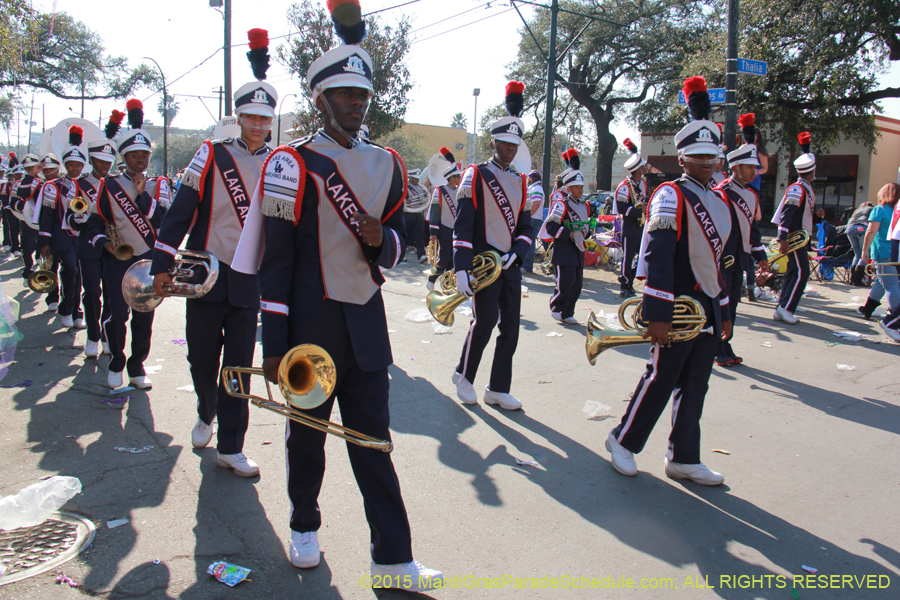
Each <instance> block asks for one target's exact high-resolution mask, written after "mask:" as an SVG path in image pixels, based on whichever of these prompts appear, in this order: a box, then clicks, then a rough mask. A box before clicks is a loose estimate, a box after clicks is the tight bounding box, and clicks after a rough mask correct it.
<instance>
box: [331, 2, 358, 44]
mask: <svg viewBox="0 0 900 600" xmlns="http://www.w3.org/2000/svg"><path fill="white" fill-rule="evenodd" d="M327 6H328V12H329V13H330V14H331V22H332V23H334V32H335V33H336V34H337V36H338V37H339V38H341V40H343V42H344V43H345V44H359V43H360V42H362V41H363V40H364V39H366V22H365V21H363V19H362V9H361V8H360V6H359V0H328V2H327Z"/></svg>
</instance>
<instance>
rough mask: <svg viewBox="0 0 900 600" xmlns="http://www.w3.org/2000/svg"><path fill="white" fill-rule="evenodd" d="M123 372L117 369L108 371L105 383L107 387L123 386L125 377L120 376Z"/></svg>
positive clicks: (112, 388) (116, 387)
mask: <svg viewBox="0 0 900 600" xmlns="http://www.w3.org/2000/svg"><path fill="white" fill-rule="evenodd" d="M123 373H124V371H119V372H118V373H117V372H115V371H110V372H109V375H107V376H106V383H107V384H108V385H109V389H111V390H117V389H119V388H122V387H125V379H124V377H123V376H122V375H123Z"/></svg>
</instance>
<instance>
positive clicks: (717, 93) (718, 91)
mask: <svg viewBox="0 0 900 600" xmlns="http://www.w3.org/2000/svg"><path fill="white" fill-rule="evenodd" d="M707 91H708V92H709V102H710V104H725V88H713V89H711V90H707ZM678 104H687V101H686V100H685V98H684V92H678Z"/></svg>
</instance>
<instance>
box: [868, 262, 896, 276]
mask: <svg viewBox="0 0 900 600" xmlns="http://www.w3.org/2000/svg"><path fill="white" fill-rule="evenodd" d="M878 267H894V268H896V269H897V270H898V271H900V263H895V262H883V263H869V264H867V265H866V268H865V272H866V275H868V276H869V277H876V276H877V275H878V274H879V273H878ZM881 276H882V277H898V276H900V272H898V273H881Z"/></svg>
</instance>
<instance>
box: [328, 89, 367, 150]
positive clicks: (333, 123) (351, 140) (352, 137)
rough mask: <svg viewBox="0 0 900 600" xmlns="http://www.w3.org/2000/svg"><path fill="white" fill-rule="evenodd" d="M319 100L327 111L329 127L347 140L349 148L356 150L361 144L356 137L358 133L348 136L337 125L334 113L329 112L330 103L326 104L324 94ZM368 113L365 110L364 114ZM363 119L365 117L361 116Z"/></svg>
mask: <svg viewBox="0 0 900 600" xmlns="http://www.w3.org/2000/svg"><path fill="white" fill-rule="evenodd" d="M321 98H322V104H324V105H325V110H326V111H328V118H329V119H330V120H331V126H332V127H334V129H335V131H337V132H338V133H339V134H341V135H342V136H344V137H345V138H346V139H347V142H348V143H349V144H350V147H351V148H356V147H357V146H359V144H360V143H361V142H360V139H359V137H358V136H359V132H358V131H357V132H356V133H357V135H350V134H349V133H347V132H346V131H344V128H343V127H341V126H340V125H338V122H337V119H335V118H334V112H332V110H331V103H330V102H328V98H327V97H326V96H325V94H322V95H321ZM368 112H369V111H368V109H366V113H368ZM363 119H365V115H363Z"/></svg>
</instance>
